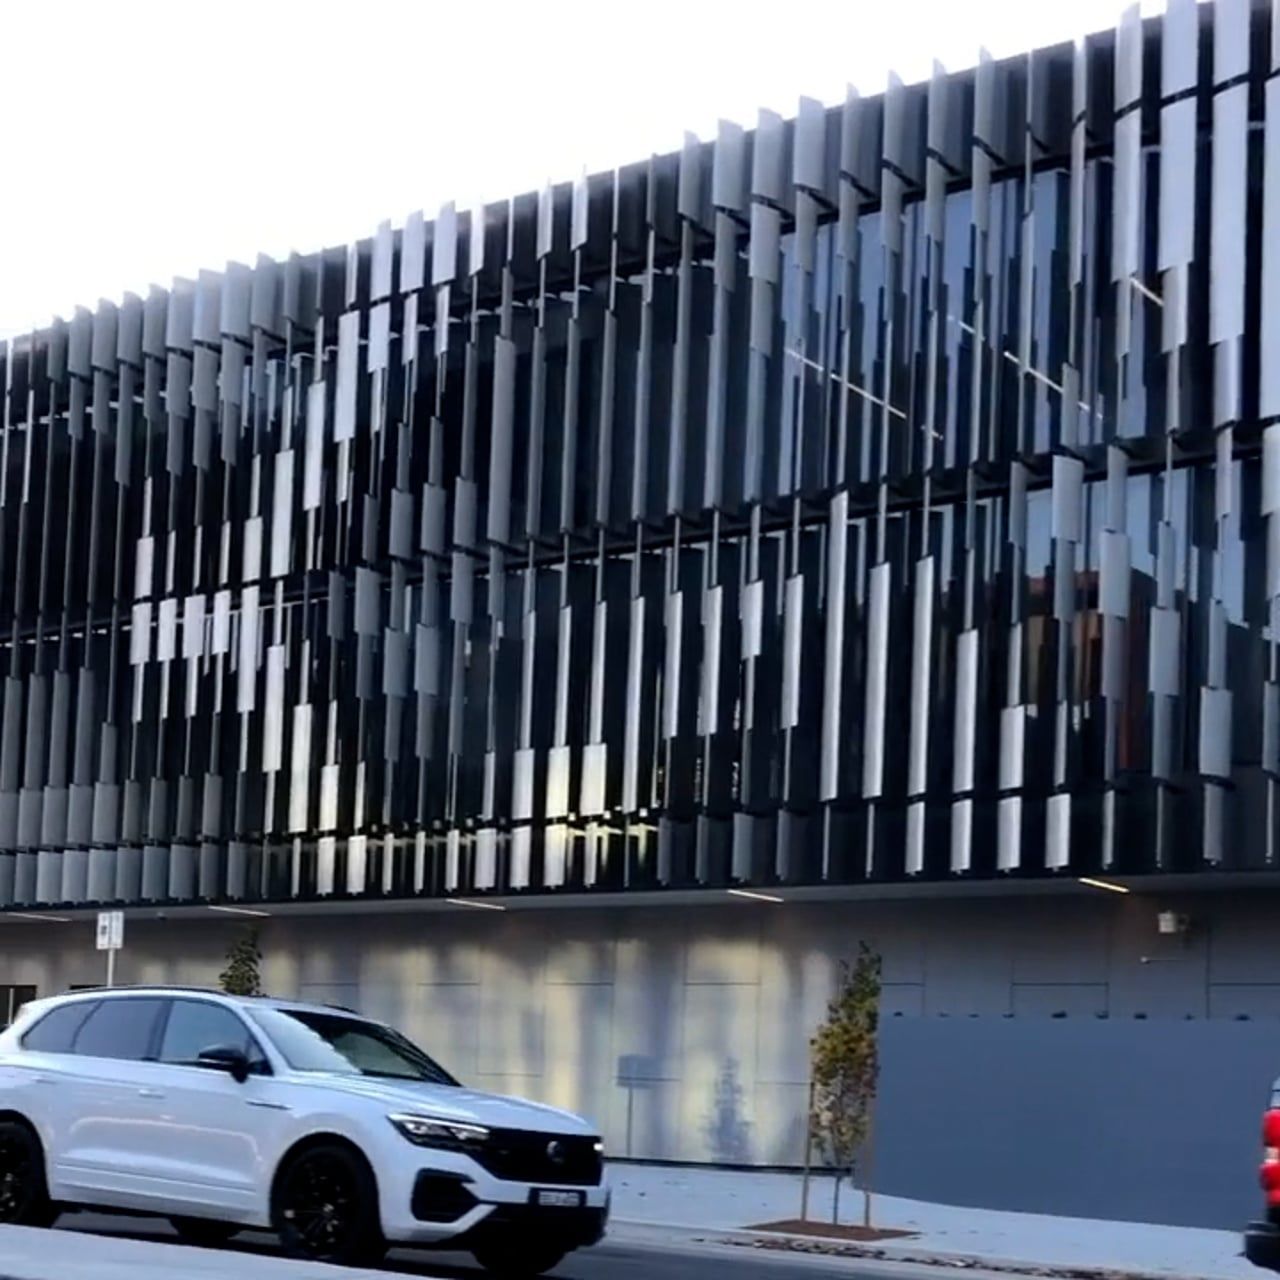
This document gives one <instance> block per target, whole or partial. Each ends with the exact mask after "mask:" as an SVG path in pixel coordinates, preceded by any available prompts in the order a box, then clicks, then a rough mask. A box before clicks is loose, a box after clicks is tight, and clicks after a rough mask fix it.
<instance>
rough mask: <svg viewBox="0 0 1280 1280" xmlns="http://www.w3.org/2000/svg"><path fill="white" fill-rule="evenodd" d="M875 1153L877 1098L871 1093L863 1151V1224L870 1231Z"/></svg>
mask: <svg viewBox="0 0 1280 1280" xmlns="http://www.w3.org/2000/svg"><path fill="white" fill-rule="evenodd" d="M875 1155H876V1099H875V1094H874V1093H873V1094H872V1095H871V1102H870V1105H869V1106H868V1107H867V1137H866V1149H865V1150H864V1152H863V1159H862V1225H863V1226H864V1227H866V1228H867V1230H868V1231H869V1230H870V1229H871V1183H872V1180H873V1178H874V1177H875V1167H876V1162H875Z"/></svg>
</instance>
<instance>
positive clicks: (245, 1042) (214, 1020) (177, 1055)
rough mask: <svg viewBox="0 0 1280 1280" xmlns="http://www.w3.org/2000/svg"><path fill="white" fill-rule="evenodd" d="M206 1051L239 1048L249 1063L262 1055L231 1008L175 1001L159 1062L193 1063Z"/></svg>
mask: <svg viewBox="0 0 1280 1280" xmlns="http://www.w3.org/2000/svg"><path fill="white" fill-rule="evenodd" d="M206 1049H239V1050H240V1051H241V1052H242V1053H243V1054H244V1055H245V1057H247V1058H248V1059H249V1061H250V1062H255V1061H258V1060H260V1059H261V1058H262V1053H261V1051H260V1050H259V1049H258V1046H257V1044H256V1043H255V1042H254V1039H253V1037H252V1036H251V1035H250V1034H249V1028H248V1027H246V1026H245V1024H244V1023H243V1022H242V1021H241V1020H240V1019H239V1018H237V1017H236V1015H235V1014H234V1013H232V1012H231V1010H230V1009H226V1008H224V1007H223V1006H222V1005H217V1004H211V1003H209V1001H207V1000H174V1001H173V1002H172V1004H171V1005H170V1006H169V1021H168V1022H167V1023H166V1024H165V1029H164V1035H163V1036H162V1037H161V1039H160V1061H161V1062H170V1063H175V1064H187V1065H191V1064H194V1063H195V1061H196V1059H197V1058H199V1056H200V1055H201V1053H203V1052H204V1051H205V1050H206Z"/></svg>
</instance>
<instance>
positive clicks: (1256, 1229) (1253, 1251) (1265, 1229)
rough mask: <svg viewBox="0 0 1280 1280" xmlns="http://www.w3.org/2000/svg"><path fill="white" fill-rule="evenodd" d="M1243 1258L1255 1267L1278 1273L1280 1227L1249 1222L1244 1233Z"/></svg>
mask: <svg viewBox="0 0 1280 1280" xmlns="http://www.w3.org/2000/svg"><path fill="white" fill-rule="evenodd" d="M1244 1256H1245V1257H1246V1258H1248V1259H1249V1261H1250V1262H1252V1263H1253V1265H1254V1266H1255V1267H1265V1268H1266V1269H1267V1270H1268V1271H1280V1227H1277V1226H1273V1225H1272V1224H1271V1223H1269V1222H1251V1223H1249V1226H1248V1227H1247V1228H1246V1229H1245V1233H1244Z"/></svg>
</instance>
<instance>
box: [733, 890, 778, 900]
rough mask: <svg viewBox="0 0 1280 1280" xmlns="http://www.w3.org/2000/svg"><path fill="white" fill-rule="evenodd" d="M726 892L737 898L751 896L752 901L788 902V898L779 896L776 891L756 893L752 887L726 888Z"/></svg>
mask: <svg viewBox="0 0 1280 1280" xmlns="http://www.w3.org/2000/svg"><path fill="white" fill-rule="evenodd" d="M725 892H726V893H730V894H732V895H733V896H734V897H735V898H750V899H751V900H752V902H786V898H779V897H778V895H777V894H775V893H756V892H754V891H753V890H751V889H726V890H725Z"/></svg>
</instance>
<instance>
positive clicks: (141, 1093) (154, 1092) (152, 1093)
mask: <svg viewBox="0 0 1280 1280" xmlns="http://www.w3.org/2000/svg"><path fill="white" fill-rule="evenodd" d="M138 1097H140V1098H163V1097H164V1094H163V1093H161V1092H160V1090H159V1089H139V1090H138Z"/></svg>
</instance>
